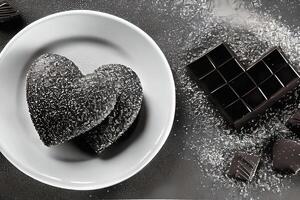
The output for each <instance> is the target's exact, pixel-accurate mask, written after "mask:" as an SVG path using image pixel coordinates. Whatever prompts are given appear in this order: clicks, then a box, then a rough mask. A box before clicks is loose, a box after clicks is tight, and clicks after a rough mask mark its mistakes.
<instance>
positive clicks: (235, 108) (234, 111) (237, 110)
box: [225, 100, 250, 122]
mask: <svg viewBox="0 0 300 200" xmlns="http://www.w3.org/2000/svg"><path fill="white" fill-rule="evenodd" d="M225 112H226V115H227V116H228V117H229V119H230V120H231V121H233V122H234V121H236V120H238V119H240V118H242V117H243V116H244V115H246V114H248V113H249V112H250V110H249V109H248V107H247V106H246V105H245V104H244V103H243V102H242V101H241V100H237V101H235V102H234V103H232V104H230V105H228V106H227V107H226V108H225Z"/></svg>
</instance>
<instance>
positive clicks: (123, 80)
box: [83, 64, 143, 154]
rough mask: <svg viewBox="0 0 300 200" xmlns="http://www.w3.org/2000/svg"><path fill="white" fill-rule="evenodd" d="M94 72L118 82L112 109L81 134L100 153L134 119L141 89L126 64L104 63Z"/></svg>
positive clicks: (138, 109) (139, 107) (139, 106)
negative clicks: (97, 122) (100, 121)
mask: <svg viewBox="0 0 300 200" xmlns="http://www.w3.org/2000/svg"><path fill="white" fill-rule="evenodd" d="M96 73H97V74H98V73H103V74H107V76H110V77H112V78H113V79H114V80H115V81H116V82H118V83H119V85H118V87H117V91H118V94H119V96H118V99H117V103H116V105H115V108H114V109H113V111H112V112H111V113H110V114H109V115H108V117H107V118H106V119H105V120H104V121H103V122H102V123H101V124H99V125H98V126H96V127H95V128H93V129H91V130H90V131H88V132H87V133H86V134H84V135H83V138H84V139H85V141H86V142H87V143H88V144H89V145H90V146H91V147H92V149H94V151H95V152H96V153H97V154H100V153H101V152H102V151H103V150H104V149H106V148H107V147H109V146H110V145H112V144H113V143H114V142H115V141H117V140H118V139H119V138H120V137H121V136H122V135H123V133H125V131H126V130H127V129H128V128H129V127H130V126H131V125H132V123H133V122H134V120H135V119H136V117H137V115H138V113H139V111H140V109H141V105H142V100H143V89H142V85H141V82H140V80H139V78H138V76H137V74H136V73H135V72H134V71H132V70H131V69H130V68H128V67H126V66H123V65H119V64H111V65H104V66H101V67H100V68H98V69H97V70H96Z"/></svg>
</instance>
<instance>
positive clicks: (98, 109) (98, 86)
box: [26, 54, 118, 146]
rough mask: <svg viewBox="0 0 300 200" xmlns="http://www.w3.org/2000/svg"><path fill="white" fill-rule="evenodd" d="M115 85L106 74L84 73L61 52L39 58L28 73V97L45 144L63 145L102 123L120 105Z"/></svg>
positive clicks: (34, 120)
mask: <svg viewBox="0 0 300 200" xmlns="http://www.w3.org/2000/svg"><path fill="white" fill-rule="evenodd" d="M115 84H118V83H116V82H115V81H114V79H112V78H111V77H109V76H105V73H96V72H94V73H91V74H87V75H83V74H82V73H81V72H80V70H79V68H78V67H77V66H76V65H75V64H74V63H73V62H72V61H70V60H69V59H67V58H65V57H63V56H60V55H56V54H43V55H42V56H40V57H39V58H38V59H36V60H35V61H34V62H33V63H32V64H31V66H30V69H29V71H28V74H27V85H26V97H27V103H28V107H29V112H30V116H31V119H32V121H33V124H34V126H35V128H36V130H37V132H38V134H39V136H40V139H41V140H42V141H43V143H44V144H45V145H47V146H50V145H56V144H60V143H63V142H65V141H67V140H70V139H71V138H74V137H76V136H78V135H80V134H82V133H85V132H86V131H88V130H90V129H92V128H93V127H95V126H96V125H98V124H100V123H101V122H102V121H103V120H104V119H105V118H106V117H107V116H108V115H109V113H110V112H111V111H112V110H113V108H114V106H115V104H116V100H117V91H116V88H117V87H118V86H116V85H115Z"/></svg>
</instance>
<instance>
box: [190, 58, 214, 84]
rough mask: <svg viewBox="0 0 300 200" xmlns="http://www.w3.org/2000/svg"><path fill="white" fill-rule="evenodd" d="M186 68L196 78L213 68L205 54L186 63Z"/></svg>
mask: <svg viewBox="0 0 300 200" xmlns="http://www.w3.org/2000/svg"><path fill="white" fill-rule="evenodd" d="M188 69H189V70H190V71H191V72H192V73H193V75H194V76H195V77H196V79H201V78H202V77H203V76H205V75H207V74H208V73H210V72H212V71H213V70H214V69H215V68H214V66H213V64H212V63H211V62H210V61H209V59H208V58H207V57H206V56H203V57H201V58H199V59H197V60H195V61H194V62H192V63H191V64H189V65H188Z"/></svg>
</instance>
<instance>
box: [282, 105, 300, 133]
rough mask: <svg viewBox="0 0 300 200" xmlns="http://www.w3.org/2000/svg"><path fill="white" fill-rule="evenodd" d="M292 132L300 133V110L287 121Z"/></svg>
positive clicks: (287, 125)
mask: <svg viewBox="0 0 300 200" xmlns="http://www.w3.org/2000/svg"><path fill="white" fill-rule="evenodd" d="M285 126H286V127H287V128H288V129H290V130H291V131H292V132H294V133H296V134H298V135H300V110H297V111H296V112H295V113H294V114H293V115H292V116H291V117H290V118H289V119H288V121H287V122H286V123H285Z"/></svg>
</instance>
